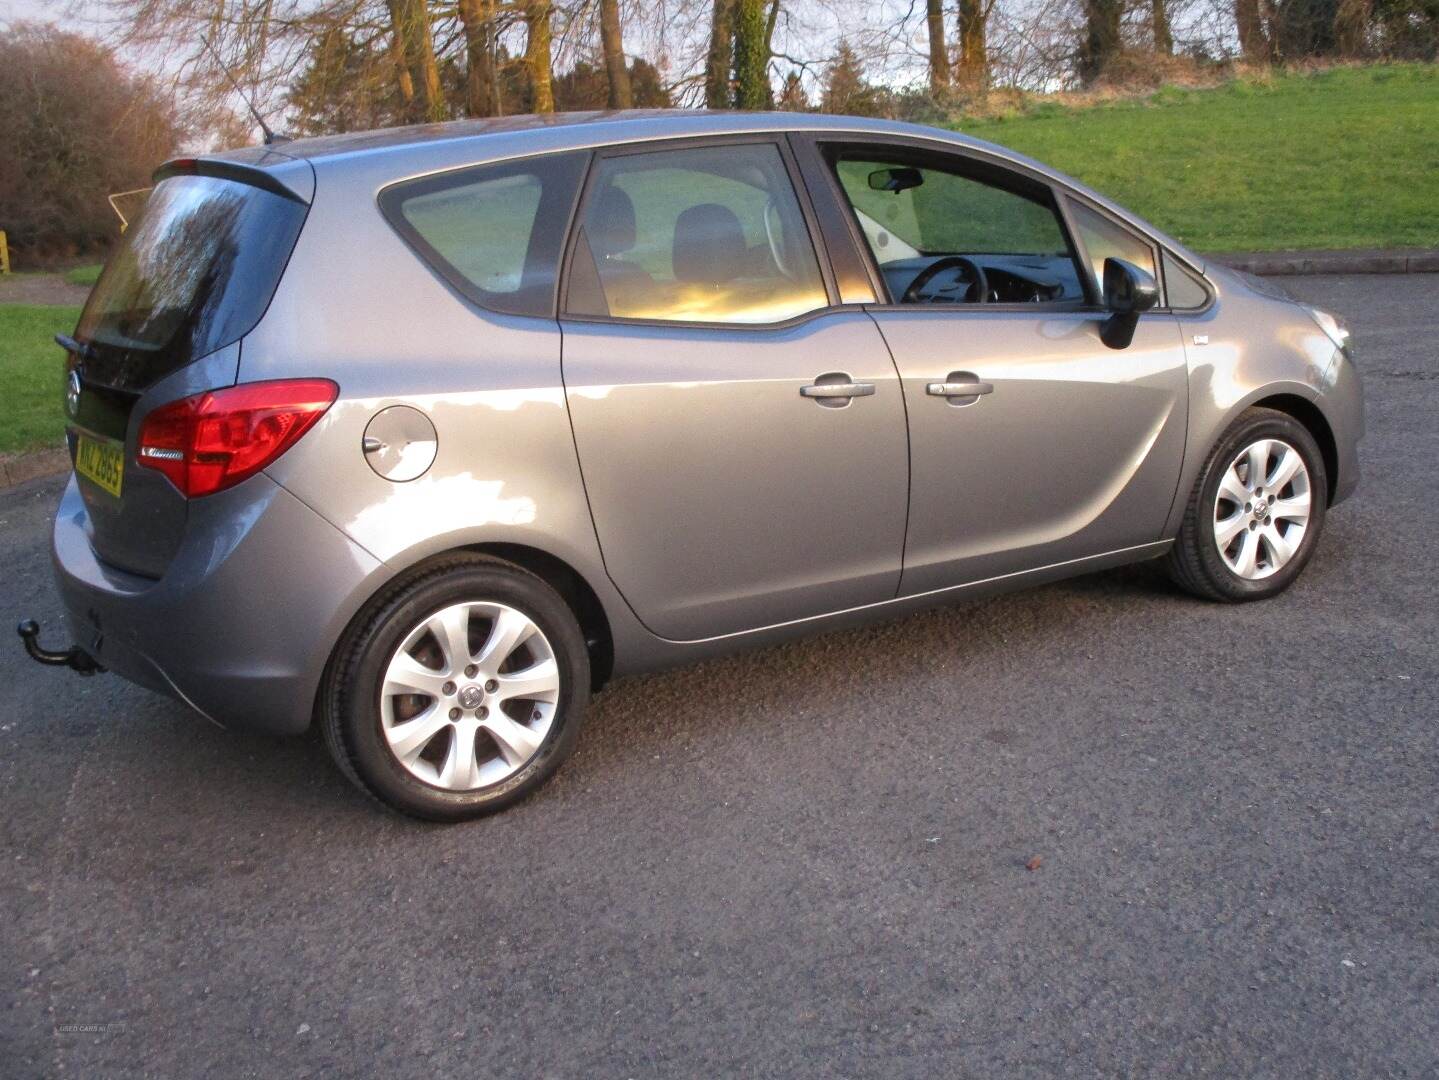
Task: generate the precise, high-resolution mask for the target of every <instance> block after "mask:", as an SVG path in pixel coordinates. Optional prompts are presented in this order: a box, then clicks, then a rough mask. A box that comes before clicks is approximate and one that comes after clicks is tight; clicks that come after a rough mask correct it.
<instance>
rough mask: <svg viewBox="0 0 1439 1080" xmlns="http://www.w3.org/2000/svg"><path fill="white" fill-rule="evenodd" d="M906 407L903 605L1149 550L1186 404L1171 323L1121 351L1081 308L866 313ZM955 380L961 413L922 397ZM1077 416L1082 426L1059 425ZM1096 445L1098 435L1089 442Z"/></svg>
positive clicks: (1171, 480) (1169, 489) (1098, 319)
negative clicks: (1111, 554) (913, 598)
mask: <svg viewBox="0 0 1439 1080" xmlns="http://www.w3.org/2000/svg"><path fill="white" fill-rule="evenodd" d="M873 315H874V318H875V319H876V320H877V321H878V323H879V326H880V329H881V330H882V331H883V332H884V336H885V340H886V341H887V342H888V343H889V347H890V350H891V352H892V353H893V354H894V360H895V363H896V364H897V365H898V367H899V372H900V375H901V376H902V377H903V381H904V393H905V400H906V402H907V403H908V408H909V431H910V457H911V461H912V482H911V488H910V509H909V531H908V538H907V540H906V542H905V553H904V582H903V586H902V590H901V591H902V592H904V593H923V592H929V591H931V590H934V589H939V588H943V587H945V586H946V585H950V584H953V583H954V582H957V581H977V580H981V579H984V578H990V577H994V576H995V575H997V574H1009V573H1013V572H1015V571H1018V570H1023V569H1027V568H1029V567H1034V566H1044V565H1047V564H1050V563H1057V562H1064V561H1066V560H1069V559H1076V558H1081V557H1083V556H1087V555H1097V554H1099V553H1101V552H1105V551H1114V550H1118V549H1120V548H1129V547H1134V546H1136V545H1139V544H1143V543H1148V542H1152V541H1155V540H1158V539H1160V538H1161V537H1162V535H1163V529H1164V521H1165V517H1166V515H1167V513H1168V510H1169V505H1170V502H1171V500H1172V498H1173V495H1174V485H1175V482H1176V480H1177V479H1178V477H1179V466H1180V461H1181V457H1182V455H1183V450H1184V436H1185V427H1186V416H1185V412H1186V398H1187V396H1188V389H1187V376H1188V371H1187V369H1186V366H1185V357H1184V348H1183V345H1182V344H1181V342H1180V337H1179V328H1178V326H1177V325H1176V322H1175V319H1174V318H1173V316H1167V315H1152V316H1149V317H1147V318H1145V319H1142V320H1141V321H1140V325H1139V328H1138V331H1137V332H1136V335H1135V339H1134V342H1133V343H1132V344H1131V345H1130V346H1129V347H1128V348H1126V349H1122V350H1114V349H1109V348H1106V347H1105V346H1104V345H1103V344H1102V343H1101V342H1100V340H1099V327H1100V324H1101V323H1102V321H1103V319H1104V316H1103V315H1102V314H1098V313H1095V312H1092V311H1053V310H1051V311H1036V310H1024V309H1022V308H1021V309H1019V310H1013V309H1009V310H1004V309H1002V308H1000V307H999V306H996V307H994V308H992V309H986V308H985V307H984V306H980V305H977V306H975V307H973V308H971V309H970V310H967V311H953V310H944V309H938V310H936V309H935V308H934V307H929V306H923V307H920V306H910V307H907V308H902V307H886V308H877V309H875V310H874V312H873ZM957 372H965V373H968V374H972V375H974V376H977V377H978V378H979V379H980V380H982V381H984V382H988V383H990V384H991V385H992V386H993V390H992V392H990V393H988V394H984V395H982V396H978V397H976V398H975V399H974V400H973V401H972V402H970V403H969V404H951V403H950V402H949V400H948V399H946V398H944V397H936V396H933V395H931V394H928V393H926V386H927V385H928V384H929V383H932V382H945V381H947V380H948V379H949V377H950V375H951V374H952V373H957ZM1075 416H1082V417H1083V418H1084V421H1083V423H1073V422H1067V421H1066V419H1065V418H1067V417H1075ZM1096 432H1103V433H1104V434H1103V437H1102V438H1099V437H1096Z"/></svg>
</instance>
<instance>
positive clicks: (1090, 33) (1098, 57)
mask: <svg viewBox="0 0 1439 1080" xmlns="http://www.w3.org/2000/svg"><path fill="white" fill-rule="evenodd" d="M1083 5H1084V36H1083V38H1082V39H1081V41H1080V44H1079V57H1078V60H1077V62H1076V65H1075V66H1076V68H1077V69H1078V73H1079V78H1080V80H1081V81H1082V82H1084V83H1092V82H1094V80H1095V79H1097V78H1099V76H1100V75H1101V74H1102V73H1103V72H1104V69H1105V68H1106V67H1108V66H1109V64H1110V62H1111V61H1112V60H1113V59H1114V58H1115V57H1116V56H1118V55H1119V51H1120V47H1121V43H1122V39H1121V36H1120V20H1121V19H1122V17H1123V15H1124V0H1083Z"/></svg>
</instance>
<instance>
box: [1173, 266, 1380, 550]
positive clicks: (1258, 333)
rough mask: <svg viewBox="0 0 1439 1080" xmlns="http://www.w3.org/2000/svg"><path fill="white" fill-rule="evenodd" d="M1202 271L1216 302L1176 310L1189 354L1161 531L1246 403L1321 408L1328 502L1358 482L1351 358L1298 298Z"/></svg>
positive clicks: (1221, 271)
mask: <svg viewBox="0 0 1439 1080" xmlns="http://www.w3.org/2000/svg"><path fill="white" fill-rule="evenodd" d="M1208 278H1209V281H1210V285H1211V288H1213V290H1214V292H1215V300H1214V302H1213V303H1211V304H1210V305H1209V307H1208V308H1206V309H1205V310H1204V311H1201V312H1184V313H1181V314H1180V326H1181V328H1182V329H1183V333H1184V341H1185V349H1186V350H1187V351H1188V354H1189V437H1188V439H1187V441H1186V446H1185V452H1184V467H1183V470H1182V471H1181V473H1180V478H1179V497H1178V498H1176V499H1175V502H1174V506H1173V508H1172V509H1171V511H1170V514H1169V520H1168V521H1167V523H1166V525H1165V535H1166V536H1172V535H1174V534H1175V533H1177V532H1178V531H1179V526H1180V523H1181V521H1182V520H1183V517H1184V499H1185V496H1187V495H1188V493H1189V491H1190V490H1191V489H1192V488H1193V486H1194V483H1195V481H1196V480H1197V479H1198V477H1199V472H1200V470H1201V469H1203V467H1204V462H1205V459H1206V458H1207V457H1208V455H1209V452H1210V450H1211V449H1212V448H1213V446H1214V443H1215V441H1216V440H1217V439H1218V438H1219V436H1220V435H1221V434H1222V433H1223V432H1224V430H1225V429H1226V428H1227V427H1228V426H1229V425H1230V424H1232V423H1233V422H1234V421H1235V420H1236V419H1237V418H1238V417H1239V415H1240V414H1241V413H1242V412H1244V410H1245V409H1247V408H1249V407H1250V406H1251V405H1256V404H1261V403H1263V402H1265V401H1272V400H1273V399H1276V398H1283V397H1292V398H1299V399H1301V400H1303V401H1306V402H1309V403H1311V404H1312V405H1313V406H1314V407H1315V408H1317V409H1318V410H1319V412H1320V413H1321V414H1322V415H1323V416H1324V419H1325V420H1326V421H1327V422H1328V424H1329V428H1330V431H1331V432H1332V433H1333V436H1334V440H1335V443H1336V447H1337V449H1338V464H1339V475H1338V476H1337V477H1330V480H1331V483H1332V486H1333V487H1334V489H1335V497H1334V500H1333V501H1334V502H1339V501H1341V500H1342V499H1343V498H1345V497H1346V496H1347V495H1348V494H1349V493H1350V492H1352V491H1353V490H1354V487H1355V485H1356V484H1357V483H1358V450H1357V446H1358V441H1359V439H1360V438H1362V436H1363V433H1364V419H1363V396H1362V393H1361V391H1360V389H1359V383H1358V377H1357V374H1355V372H1354V366H1353V364H1352V363H1351V362H1350V361H1349V360H1348V359H1347V358H1346V357H1344V355H1343V353H1342V352H1340V350H1339V349H1338V348H1336V347H1335V345H1334V342H1333V341H1331V340H1330V339H1329V336H1328V335H1327V334H1325V333H1324V331H1323V330H1322V329H1320V327H1319V325H1318V324H1317V323H1316V322H1315V321H1314V319H1313V318H1312V317H1311V316H1310V315H1309V312H1308V311H1307V310H1306V309H1305V308H1304V307H1303V306H1301V305H1300V304H1297V303H1294V302H1292V301H1290V300H1286V299H1280V298H1278V297H1275V296H1272V295H1260V294H1259V293H1257V292H1255V291H1254V290H1253V289H1251V288H1250V287H1249V285H1248V284H1247V283H1246V282H1245V281H1244V279H1243V278H1242V277H1241V276H1240V275H1239V274H1237V273H1235V272H1233V271H1230V270H1228V269H1226V268H1223V267H1213V268H1211V271H1210V273H1209V275H1208Z"/></svg>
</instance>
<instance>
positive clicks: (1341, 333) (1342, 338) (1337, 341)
mask: <svg viewBox="0 0 1439 1080" xmlns="http://www.w3.org/2000/svg"><path fill="white" fill-rule="evenodd" d="M1307 310H1308V311H1309V314H1310V315H1311V316H1313V318H1314V321H1315V322H1317V323H1318V324H1319V329H1321V330H1323V331H1324V333H1325V334H1326V335H1327V336H1328V338H1329V340H1330V341H1332V342H1334V347H1335V348H1336V349H1339V350H1340V351H1341V352H1343V353H1344V355H1345V356H1349V357H1351V358H1352V356H1353V351H1352V349H1353V346H1352V339H1351V338H1350V335H1349V327H1348V326H1346V325H1345V324H1344V320H1343V319H1341V318H1339V317H1338V316H1337V315H1331V314H1329V312H1327V311H1320V310H1319V309H1318V308H1316V307H1312V308H1308V309H1307Z"/></svg>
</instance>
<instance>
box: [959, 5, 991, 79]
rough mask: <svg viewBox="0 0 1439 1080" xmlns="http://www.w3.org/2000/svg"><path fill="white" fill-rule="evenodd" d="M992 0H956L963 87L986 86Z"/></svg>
mask: <svg viewBox="0 0 1439 1080" xmlns="http://www.w3.org/2000/svg"><path fill="white" fill-rule="evenodd" d="M994 4H995V0H959V74H960V79H961V81H962V82H963V83H964V84H965V86H967V87H969V88H970V89H972V90H983V89H985V88H986V87H988V85H989V33H988V29H989V16H990V13H991V12H993V11H994Z"/></svg>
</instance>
